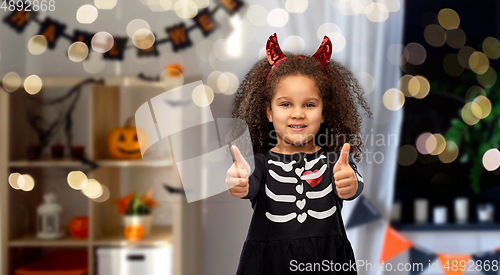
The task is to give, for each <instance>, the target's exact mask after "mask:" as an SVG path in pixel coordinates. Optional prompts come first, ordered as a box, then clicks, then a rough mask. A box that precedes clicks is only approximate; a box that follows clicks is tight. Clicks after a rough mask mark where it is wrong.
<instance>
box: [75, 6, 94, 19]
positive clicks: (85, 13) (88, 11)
mask: <svg viewBox="0 0 500 275" xmlns="http://www.w3.org/2000/svg"><path fill="white" fill-rule="evenodd" d="M97 16H98V11H97V9H96V7H94V6H92V5H83V6H81V7H80V8H79V9H78V11H77V12H76V20H77V21H78V22H80V23H82V24H92V23H94V21H95V20H96V19H97Z"/></svg>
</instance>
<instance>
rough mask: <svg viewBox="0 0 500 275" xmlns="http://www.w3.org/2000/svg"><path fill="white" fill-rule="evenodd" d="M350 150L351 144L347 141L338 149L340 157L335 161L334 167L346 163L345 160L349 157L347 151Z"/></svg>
mask: <svg viewBox="0 0 500 275" xmlns="http://www.w3.org/2000/svg"><path fill="white" fill-rule="evenodd" d="M350 150H351V145H350V144H349V143H344V145H343V146H342V150H341V151H340V158H339V160H338V161H337V163H335V167H337V166H338V165H348V163H347V160H348V158H349V151H350Z"/></svg>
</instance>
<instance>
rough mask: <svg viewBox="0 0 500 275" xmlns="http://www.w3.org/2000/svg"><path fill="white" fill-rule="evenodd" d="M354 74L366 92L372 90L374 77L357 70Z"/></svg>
mask: <svg viewBox="0 0 500 275" xmlns="http://www.w3.org/2000/svg"><path fill="white" fill-rule="evenodd" d="M355 75H356V78H357V80H358V81H359V83H360V84H361V86H362V87H363V90H364V92H365V93H366V94H369V93H371V92H373V90H374V89H375V79H374V78H373V76H371V75H370V74H369V73H367V72H357V73H356V74H355Z"/></svg>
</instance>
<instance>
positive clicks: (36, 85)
mask: <svg viewBox="0 0 500 275" xmlns="http://www.w3.org/2000/svg"><path fill="white" fill-rule="evenodd" d="M41 89H42V79H41V78H40V77H39V76H38V75H36V74H33V75H30V76H28V77H26V79H25V80H24V90H26V92H27V93H28V94H30V95H34V94H37V93H38V92H40V90H41Z"/></svg>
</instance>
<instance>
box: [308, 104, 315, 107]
mask: <svg viewBox="0 0 500 275" xmlns="http://www.w3.org/2000/svg"><path fill="white" fill-rule="evenodd" d="M306 106H307V107H314V104H312V103H307V104H306Z"/></svg>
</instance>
